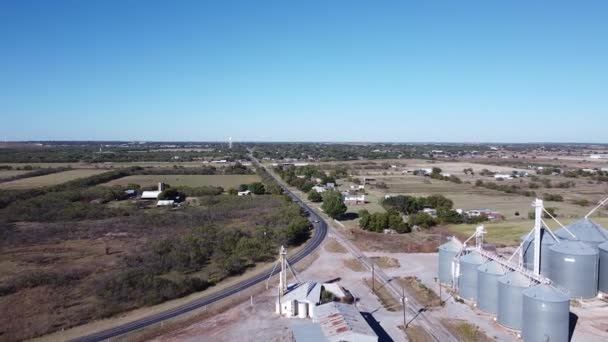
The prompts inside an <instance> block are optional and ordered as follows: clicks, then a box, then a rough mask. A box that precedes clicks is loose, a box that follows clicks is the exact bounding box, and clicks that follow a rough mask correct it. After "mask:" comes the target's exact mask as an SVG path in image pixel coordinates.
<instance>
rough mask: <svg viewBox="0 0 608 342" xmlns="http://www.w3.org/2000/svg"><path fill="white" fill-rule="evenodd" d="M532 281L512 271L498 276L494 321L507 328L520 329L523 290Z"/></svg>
mask: <svg viewBox="0 0 608 342" xmlns="http://www.w3.org/2000/svg"><path fill="white" fill-rule="evenodd" d="M530 285H532V281H531V280H530V279H529V278H528V277H526V276H524V275H523V274H521V273H519V272H516V271H513V272H509V273H507V274H505V275H504V276H502V277H499V278H498V312H497V314H496V321H497V322H498V323H499V324H501V325H504V326H505V327H507V328H511V329H516V330H521V326H522V312H523V301H524V296H523V292H524V290H525V289H527V288H528V287H530Z"/></svg>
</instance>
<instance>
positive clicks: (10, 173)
mask: <svg viewBox="0 0 608 342" xmlns="http://www.w3.org/2000/svg"><path fill="white" fill-rule="evenodd" d="M28 172H31V171H28V170H0V179H6V178H11V177H14V176H20V175H23V174H26V173H28Z"/></svg>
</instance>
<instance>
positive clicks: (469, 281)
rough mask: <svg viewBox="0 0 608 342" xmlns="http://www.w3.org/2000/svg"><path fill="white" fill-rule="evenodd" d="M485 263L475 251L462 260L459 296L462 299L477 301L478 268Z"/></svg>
mask: <svg viewBox="0 0 608 342" xmlns="http://www.w3.org/2000/svg"><path fill="white" fill-rule="evenodd" d="M484 262H485V260H484V258H483V257H482V256H481V255H479V253H476V252H475V251H472V252H470V253H469V254H467V255H465V256H463V257H462V258H460V274H459V276H458V295H460V297H461V298H462V299H467V300H472V301H477V268H478V267H479V265H481V264H483V263H484Z"/></svg>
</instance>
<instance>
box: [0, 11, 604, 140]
mask: <svg viewBox="0 0 608 342" xmlns="http://www.w3.org/2000/svg"><path fill="white" fill-rule="evenodd" d="M0 118H1V125H0V137H3V136H6V137H7V138H8V139H9V140H83V139H87V140H88V139H92V140H194V141H203V140H205V141H210V140H224V139H226V138H227V137H228V136H232V137H233V139H234V140H235V141H239V140H248V141H251V140H259V141H438V142H439V141H442V142H445V141H448V142H449V141H466V142H479V141H486V142H496V141H499V142H500V141H506V142H536V141H554V142H560V141H568V142H604V143H608V129H607V128H608V2H607V1H595V2H590V1H555V0H553V1H533V0H528V1H498V0H496V1H494V0H481V1H466V0H463V1H441V2H440V1H429V0H424V1H357V0H350V1H337V0H324V1H310V0H309V1H285V0H280V1H257V0H256V1H249V0H247V1H229V0H221V1H204V0H201V1H143V0H142V1H128V0H118V1H109V0H99V1H80V0H74V1H59V0H53V1H44V0H39V1H30V0H2V1H0Z"/></svg>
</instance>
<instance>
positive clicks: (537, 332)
mask: <svg viewBox="0 0 608 342" xmlns="http://www.w3.org/2000/svg"><path fill="white" fill-rule="evenodd" d="M523 297H524V298H523V315H522V316H523V317H522V319H523V323H522V329H521V336H522V338H523V340H524V341H526V342H528V341H551V342H568V341H569V337H570V336H569V332H570V298H568V296H567V295H565V294H564V293H562V292H560V291H558V290H557V289H555V288H554V287H552V286H549V285H536V286H533V287H530V288H528V289H526V290H524V292H523Z"/></svg>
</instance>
